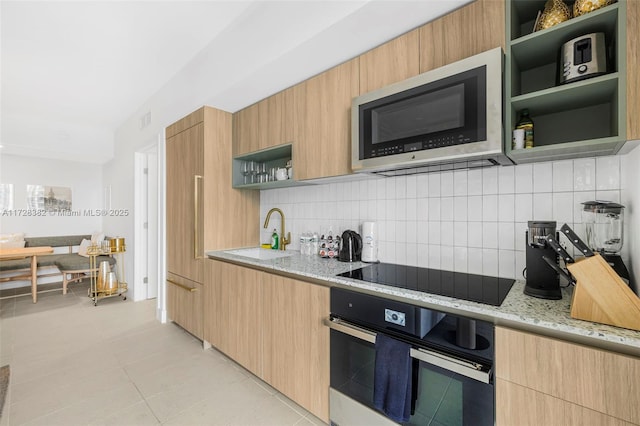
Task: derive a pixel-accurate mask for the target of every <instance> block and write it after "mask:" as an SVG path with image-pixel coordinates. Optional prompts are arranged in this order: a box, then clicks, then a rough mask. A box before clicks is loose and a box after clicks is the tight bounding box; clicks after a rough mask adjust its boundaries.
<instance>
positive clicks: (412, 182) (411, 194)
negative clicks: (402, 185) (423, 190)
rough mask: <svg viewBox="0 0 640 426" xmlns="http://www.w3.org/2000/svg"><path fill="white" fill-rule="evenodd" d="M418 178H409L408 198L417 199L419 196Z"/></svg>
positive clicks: (412, 176) (411, 176)
mask: <svg viewBox="0 0 640 426" xmlns="http://www.w3.org/2000/svg"><path fill="white" fill-rule="evenodd" d="M417 182H418V180H417V176H416V175H410V176H407V198H416V196H417Z"/></svg>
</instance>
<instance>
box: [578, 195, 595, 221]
mask: <svg viewBox="0 0 640 426" xmlns="http://www.w3.org/2000/svg"><path fill="white" fill-rule="evenodd" d="M595 199H596V192H595V191H582V192H574V193H573V222H574V223H581V222H582V208H583V205H582V203H584V202H585V201H593V200H595Z"/></svg>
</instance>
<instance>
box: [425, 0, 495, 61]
mask: <svg viewBox="0 0 640 426" xmlns="http://www.w3.org/2000/svg"><path fill="white" fill-rule="evenodd" d="M504 13H505V1H504V0H476V1H474V2H472V3H470V4H468V5H466V6H463V7H461V8H460V9H458V10H455V11H453V12H451V13H449V14H447V15H445V16H443V17H441V18H438V19H436V20H435V21H432V22H429V23H427V24H425V25H423V26H422V27H420V72H421V73H422V72H425V71H429V70H432V69H434V68H438V67H441V66H443V65H447V64H450V63H452V62H456V61H459V60H460V59H464V58H467V57H469V56H473V55H476V54H478V53H481V52H484V51H486V50H490V49H492V48H494V47H498V46H502V48H503V49H504V47H505V19H504Z"/></svg>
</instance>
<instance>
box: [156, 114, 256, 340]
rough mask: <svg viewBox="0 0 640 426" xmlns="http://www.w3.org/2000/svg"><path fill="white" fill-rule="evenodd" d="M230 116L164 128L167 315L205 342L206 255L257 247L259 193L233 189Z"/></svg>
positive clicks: (192, 117) (195, 117)
mask: <svg viewBox="0 0 640 426" xmlns="http://www.w3.org/2000/svg"><path fill="white" fill-rule="evenodd" d="M231 117H232V116H231V114H230V113H228V112H225V111H220V110H217V109H214V108H210V107H202V108H200V109H198V110H197V111H195V112H193V113H192V114H189V115H188V116H186V117H184V118H183V119H181V120H179V121H177V122H176V123H174V124H172V125H170V126H169V127H167V129H166V167H167V170H166V180H167V196H166V200H167V201H166V202H167V205H166V209H167V313H168V316H169V318H170V319H171V320H173V321H174V322H176V323H177V324H179V325H181V326H182V327H184V328H185V329H186V330H187V331H189V332H190V333H192V334H193V335H195V336H196V337H198V338H200V339H202V338H203V321H204V319H203V299H202V285H203V282H204V261H203V259H204V257H205V256H204V251H205V250H220V249H225V248H232V247H242V246H246V245H256V244H258V240H259V236H258V226H257V224H256V226H247V224H248V223H253V222H255V221H257V220H258V218H259V207H260V199H259V193H257V192H256V191H242V190H237V189H233V188H232V187H231V155H232V154H231V149H232V147H231V137H232V119H231Z"/></svg>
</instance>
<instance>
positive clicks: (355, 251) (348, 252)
mask: <svg viewBox="0 0 640 426" xmlns="http://www.w3.org/2000/svg"><path fill="white" fill-rule="evenodd" d="M361 257H362V238H361V237H360V234H358V233H357V232H355V231H350V230H347V231H344V232H343V233H342V238H341V239H340V249H339V251H338V260H340V261H342V262H358V261H359V260H360V259H361Z"/></svg>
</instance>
